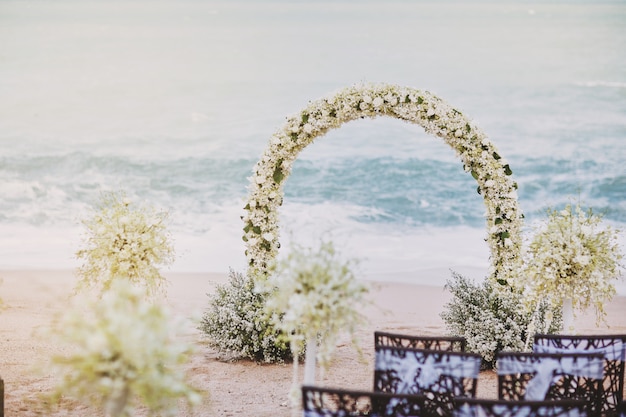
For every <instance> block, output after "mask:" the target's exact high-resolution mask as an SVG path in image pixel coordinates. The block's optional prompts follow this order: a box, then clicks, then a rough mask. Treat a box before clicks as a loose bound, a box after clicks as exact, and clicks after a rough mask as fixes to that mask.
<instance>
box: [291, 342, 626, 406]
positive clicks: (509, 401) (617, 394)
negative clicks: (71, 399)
mask: <svg viewBox="0 0 626 417" xmlns="http://www.w3.org/2000/svg"><path fill="white" fill-rule="evenodd" d="M374 338H375V351H376V356H375V367H374V387H373V391H372V392H363V391H349V390H343V389H328V388H319V387H303V388H302V393H303V409H304V415H305V417H318V416H323V417H344V416H424V417H446V416H455V417H470V416H476V417H478V416H494V417H495V416H507V417H518V416H519V417H522V416H524V417H530V416H546V417H552V416H554V417H556V416H570V417H573V416H577V415H586V416H602V417H615V416H618V415H619V413H620V412H621V413H622V414H623V417H626V412H624V407H625V406H624V401H623V390H624V363H625V362H626V335H598V336H563V335H537V336H535V339H534V347H533V352H532V353H531V352H501V353H499V354H498V356H497V362H496V363H497V377H498V399H497V400H488V399H477V398H476V388H477V383H478V375H479V372H480V366H481V362H482V359H481V357H480V356H479V355H476V354H473V353H468V352H466V351H465V340H464V339H463V338H459V337H420V336H408V335H402V334H394V333H387V332H376V333H375V335H374Z"/></svg>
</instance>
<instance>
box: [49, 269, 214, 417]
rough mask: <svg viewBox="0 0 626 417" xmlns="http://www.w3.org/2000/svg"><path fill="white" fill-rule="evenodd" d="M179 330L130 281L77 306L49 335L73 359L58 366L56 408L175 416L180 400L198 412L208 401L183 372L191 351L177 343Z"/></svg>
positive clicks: (57, 361) (63, 358)
mask: <svg viewBox="0 0 626 417" xmlns="http://www.w3.org/2000/svg"><path fill="white" fill-rule="evenodd" d="M179 327H180V326H179V324H178V323H171V322H170V320H169V313H168V311H166V310H165V309H164V308H163V307H161V306H159V305H157V304H154V303H150V302H148V301H146V292H145V290H142V289H140V288H137V287H135V286H133V285H131V283H130V282H128V281H127V280H116V281H115V282H113V283H112V284H111V288H110V290H108V291H106V292H104V293H103V294H102V297H101V299H99V300H97V301H92V302H88V303H86V302H83V303H77V304H76V305H74V306H72V308H71V309H69V310H67V311H66V312H65V314H64V315H63V316H62V317H60V318H59V319H58V320H57V321H56V322H55V324H54V326H53V333H52V335H51V337H54V338H57V339H59V341H60V343H61V344H62V345H63V346H64V347H65V349H64V350H65V351H67V354H65V355H59V356H55V357H54V358H53V360H52V366H53V369H52V371H53V373H54V374H55V375H61V376H62V379H61V381H60V382H59V384H58V386H57V387H56V389H55V390H54V392H53V393H52V400H53V403H58V402H59V401H60V400H61V398H62V397H71V398H74V399H76V400H78V401H80V402H83V403H86V404H89V405H93V406H96V407H99V408H101V409H102V410H104V411H105V414H106V415H107V416H110V417H122V416H130V415H131V412H132V410H133V408H134V406H136V405H140V404H141V405H143V406H145V407H147V408H148V409H149V410H150V411H152V412H155V413H159V414H160V415H166V416H174V415H177V413H178V399H180V398H182V399H183V400H185V401H186V403H187V404H188V405H190V406H193V405H196V404H198V403H199V402H200V401H201V399H202V395H201V394H200V391H199V390H197V389H195V388H193V387H192V386H190V385H189V384H188V383H187V382H186V380H185V373H184V370H183V369H182V366H183V365H184V364H185V362H186V361H187V359H188V357H189V355H190V353H191V348H190V347H189V346H187V345H185V344H183V343H180V342H179V341H177V339H176V334H175V329H177V328H179Z"/></svg>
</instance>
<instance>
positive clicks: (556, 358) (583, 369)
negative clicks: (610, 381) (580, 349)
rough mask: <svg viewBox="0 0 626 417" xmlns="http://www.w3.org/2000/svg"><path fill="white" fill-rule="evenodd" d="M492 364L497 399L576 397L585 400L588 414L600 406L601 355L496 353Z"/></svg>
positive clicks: (602, 360) (594, 412)
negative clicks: (494, 365)
mask: <svg viewBox="0 0 626 417" xmlns="http://www.w3.org/2000/svg"><path fill="white" fill-rule="evenodd" d="M496 367H497V374H498V398H499V399H503V400H526V401H541V400H564V399H576V400H584V401H586V410H587V412H588V414H590V415H595V414H597V413H598V412H599V410H600V409H601V406H602V376H603V367H604V357H603V356H602V355H601V354H581V353H534V352H532V353H531V352H499V353H498V354H497V355H496Z"/></svg>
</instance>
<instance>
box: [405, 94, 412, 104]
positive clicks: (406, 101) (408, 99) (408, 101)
mask: <svg viewBox="0 0 626 417" xmlns="http://www.w3.org/2000/svg"><path fill="white" fill-rule="evenodd" d="M404 102H405V103H410V102H411V99H410V98H409V95H408V94H407V96H406V97H404Z"/></svg>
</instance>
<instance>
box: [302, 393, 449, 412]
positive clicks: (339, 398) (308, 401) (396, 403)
mask: <svg viewBox="0 0 626 417" xmlns="http://www.w3.org/2000/svg"><path fill="white" fill-rule="evenodd" d="M424 401H425V397H424V396H423V395H410V394H391V393H387V392H370V391H356V390H345V389H337V388H320V387H312V386H303V387H302V409H303V412H304V417H348V416H370V417H383V416H384V417H387V416H392V417H408V416H414V417H416V416H420V417H437V415H434V414H429V413H428V412H427V411H426V410H425V407H424Z"/></svg>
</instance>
